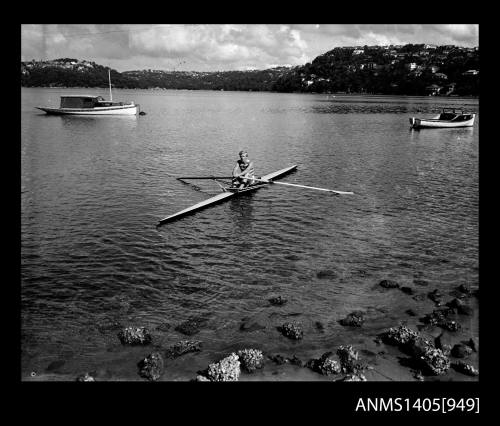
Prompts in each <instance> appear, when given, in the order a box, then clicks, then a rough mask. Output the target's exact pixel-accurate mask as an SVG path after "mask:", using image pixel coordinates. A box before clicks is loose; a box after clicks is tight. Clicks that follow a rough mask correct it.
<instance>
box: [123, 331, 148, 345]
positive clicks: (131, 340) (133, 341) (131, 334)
mask: <svg viewBox="0 0 500 426" xmlns="http://www.w3.org/2000/svg"><path fill="white" fill-rule="evenodd" d="M118 338H119V339H120V342H122V344H123V345H147V344H149V343H151V334H150V333H149V330H148V329H147V328H146V327H127V328H125V329H123V330H122V331H120V332H119V333H118Z"/></svg>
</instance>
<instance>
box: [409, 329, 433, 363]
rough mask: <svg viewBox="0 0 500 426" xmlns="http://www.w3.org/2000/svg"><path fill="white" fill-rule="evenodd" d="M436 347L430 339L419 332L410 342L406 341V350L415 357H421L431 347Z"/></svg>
mask: <svg viewBox="0 0 500 426" xmlns="http://www.w3.org/2000/svg"><path fill="white" fill-rule="evenodd" d="M434 347H435V346H434V345H433V343H432V342H431V341H430V340H428V339H426V338H424V337H423V336H421V335H420V334H418V335H417V336H415V337H414V338H413V339H411V340H410V341H409V342H408V343H406V345H405V350H406V352H407V353H409V354H410V355H411V356H413V357H414V358H419V357H421V356H423V355H425V353H426V352H427V351H428V350H429V348H432V349H433V348H434Z"/></svg>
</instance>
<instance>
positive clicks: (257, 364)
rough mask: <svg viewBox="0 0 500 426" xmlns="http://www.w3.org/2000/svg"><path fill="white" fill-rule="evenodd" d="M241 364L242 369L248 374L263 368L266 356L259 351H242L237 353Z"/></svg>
mask: <svg viewBox="0 0 500 426" xmlns="http://www.w3.org/2000/svg"><path fill="white" fill-rule="evenodd" d="M236 355H238V358H239V360H240V363H241V368H243V370H245V371H246V372H248V373H251V372H252V371H254V370H256V369H257V368H262V366H263V365H264V355H263V354H262V351H259V350H258V349H242V350H240V351H238V352H236Z"/></svg>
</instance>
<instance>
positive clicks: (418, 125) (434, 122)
mask: <svg viewBox="0 0 500 426" xmlns="http://www.w3.org/2000/svg"><path fill="white" fill-rule="evenodd" d="M474 119H475V115H473V117H472V118H471V119H470V120H464V121H449V120H438V119H432V118H431V119H422V118H415V117H412V118H410V124H411V127H412V128H414V129H425V128H427V129H437V128H454V127H472V126H474Z"/></svg>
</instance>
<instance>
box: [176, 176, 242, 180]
mask: <svg viewBox="0 0 500 426" xmlns="http://www.w3.org/2000/svg"><path fill="white" fill-rule="evenodd" d="M232 178H233V177H232V176H185V177H178V178H177V180H182V179H232Z"/></svg>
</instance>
